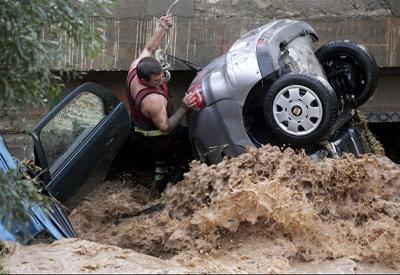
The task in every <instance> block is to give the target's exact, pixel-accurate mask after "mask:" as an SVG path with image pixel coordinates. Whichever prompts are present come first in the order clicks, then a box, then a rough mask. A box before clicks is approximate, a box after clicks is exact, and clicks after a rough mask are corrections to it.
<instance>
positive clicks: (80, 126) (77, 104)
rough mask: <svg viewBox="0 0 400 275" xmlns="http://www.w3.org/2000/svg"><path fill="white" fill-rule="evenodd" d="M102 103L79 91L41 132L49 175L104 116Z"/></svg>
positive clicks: (99, 99) (95, 97)
mask: <svg viewBox="0 0 400 275" xmlns="http://www.w3.org/2000/svg"><path fill="white" fill-rule="evenodd" d="M105 115H106V112H105V106H104V102H103V100H102V99H101V98H100V97H99V96H97V95H95V94H93V93H90V92H82V93H81V94H80V95H78V96H77V97H75V98H74V99H73V100H72V101H71V102H70V103H68V105H66V106H65V107H64V108H63V109H62V110H61V111H60V112H59V113H58V114H57V115H55V116H54V117H53V118H52V119H51V120H50V122H49V123H48V124H47V125H46V126H44V127H43V129H42V130H41V132H40V140H41V143H42V146H43V151H44V154H45V157H46V160H47V164H48V167H49V171H50V174H52V173H53V172H54V170H55V169H57V167H58V166H59V165H60V164H61V163H62V162H64V161H65V159H66V158H67V157H68V156H69V155H70V154H71V153H72V152H74V151H75V149H76V148H77V147H78V146H79V145H80V144H81V143H82V141H83V140H84V139H85V138H86V137H87V136H88V135H89V134H90V132H91V131H92V129H93V128H94V127H95V126H96V125H97V124H98V123H99V122H100V121H101V120H102V118H103V117H105Z"/></svg>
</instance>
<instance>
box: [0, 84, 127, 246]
mask: <svg viewBox="0 0 400 275" xmlns="http://www.w3.org/2000/svg"><path fill="white" fill-rule="evenodd" d="M129 136H130V118H129V114H128V112H127V109H126V108H125V106H124V103H122V102H121V101H119V100H118V99H117V98H116V97H115V96H114V95H113V94H112V93H111V92H110V91H109V90H107V89H106V88H104V87H102V86H100V85H97V84H95V83H85V84H83V85H81V86H79V87H78V88H77V89H75V90H74V91H73V92H72V93H70V94H69V95H68V96H67V97H66V98H64V99H63V100H62V101H61V102H60V103H59V104H58V105H57V106H56V107H55V108H54V109H53V110H52V111H51V112H50V113H49V114H47V115H46V116H45V118H44V119H43V120H42V121H41V122H40V123H39V124H38V125H37V126H36V127H35V128H34V129H33V131H32V138H33V143H34V155H35V164H36V165H37V166H38V167H40V168H41V172H40V176H39V178H40V181H41V184H42V187H43V188H42V189H43V190H44V194H45V195H46V196H49V197H50V198H54V199H55V200H51V201H53V202H52V203H50V204H46V206H40V205H37V204H35V203H32V202H29V201H22V202H21V204H20V205H18V206H15V207H23V208H24V209H23V211H25V213H26V214H27V215H26V216H27V217H28V220H26V221H18V222H17V221H15V220H13V219H11V218H9V217H10V216H11V214H12V213H2V215H1V216H0V217H1V219H0V239H1V240H11V241H16V242H19V243H23V244H27V243H29V242H31V241H32V240H33V239H34V238H35V237H37V236H39V235H45V236H47V237H51V238H53V239H56V240H58V239H62V238H74V237H77V235H76V232H75V231H74V229H73V227H72V225H71V223H70V221H69V220H68V217H67V215H66V214H65V213H64V211H63V209H62V208H61V207H60V205H59V204H58V203H57V201H58V202H61V203H62V204H63V205H65V206H66V207H67V208H68V209H72V208H73V207H75V206H76V205H77V203H79V201H80V200H81V199H82V197H83V196H84V195H85V194H86V193H87V192H88V191H89V190H91V189H92V188H93V187H94V186H95V184H96V183H99V182H102V181H103V180H104V178H105V177H106V175H107V171H108V169H109V168H110V166H111V164H112V162H113V160H114V158H115V157H116V155H117V153H118V151H119V149H120V148H121V147H122V145H123V144H124V142H125V141H126V140H127V138H128V137H129ZM20 168H21V167H19V166H18V161H17V160H15V159H14V158H13V157H12V156H11V154H10V153H9V151H8V149H7V146H6V144H5V142H4V139H3V137H2V135H1V133H0V173H3V174H4V175H6V174H7V173H8V172H9V171H11V170H14V169H20ZM26 169H28V168H26ZM10 184H14V183H12V182H11V183H10ZM32 184H33V183H32ZM2 204H3V205H2ZM0 209H5V207H4V202H0Z"/></svg>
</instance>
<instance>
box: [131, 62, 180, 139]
mask: <svg viewBox="0 0 400 275" xmlns="http://www.w3.org/2000/svg"><path fill="white" fill-rule="evenodd" d="M136 74H137V72H136V68H134V69H133V70H132V71H131V72H130V73H129V74H128V77H127V79H126V85H127V89H126V97H127V99H128V104H129V109H130V112H131V118H132V119H133V121H134V124H135V130H138V129H142V130H144V131H152V130H158V128H157V127H156V126H155V125H154V123H153V121H152V120H151V119H150V118H148V117H146V116H145V115H144V114H143V113H142V111H141V110H140V104H141V103H142V100H143V99H144V98H145V97H146V96H148V95H149V94H159V95H162V96H164V97H165V98H166V99H167V116H168V118H169V117H170V116H172V115H173V113H174V108H173V102H172V96H171V95H170V93H169V90H168V87H167V84H166V82H165V81H163V82H162V84H161V85H160V86H159V87H148V88H143V89H141V90H140V91H138V92H137V94H136V97H135V98H133V97H132V94H131V89H130V87H131V83H132V80H133V78H134V77H135V76H136Z"/></svg>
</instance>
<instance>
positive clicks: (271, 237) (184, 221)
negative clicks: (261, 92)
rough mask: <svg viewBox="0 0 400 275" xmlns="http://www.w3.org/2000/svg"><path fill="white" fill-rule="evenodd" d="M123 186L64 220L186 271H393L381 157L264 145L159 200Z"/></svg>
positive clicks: (394, 211)
mask: <svg viewBox="0 0 400 275" xmlns="http://www.w3.org/2000/svg"><path fill="white" fill-rule="evenodd" d="M132 178H134V177H133V176H132V175H131V176H128V177H127V176H125V177H124V178H123V180H121V179H117V180H114V181H112V182H105V183H104V184H102V185H101V186H100V187H99V188H98V189H96V190H94V192H93V193H92V194H91V195H90V196H89V197H88V198H87V200H85V201H84V202H82V203H81V205H80V206H78V207H77V208H76V209H75V210H74V211H73V212H72V213H71V215H70V218H71V220H72V222H73V224H74V226H75V228H76V229H77V231H78V233H79V235H80V237H81V238H83V239H86V240H90V241H94V242H96V243H97V244H96V245H97V246H99V247H102V245H116V246H118V247H121V249H123V248H124V249H133V250H135V251H137V252H141V253H145V254H148V255H152V256H156V257H158V258H159V259H156V260H159V261H160V260H161V259H162V260H164V261H165V265H167V266H169V264H170V263H174V264H178V265H179V266H180V267H181V268H182V270H189V272H212V273H213V272H228V273H238V272H240V273H247V272H249V273H260V272H261V273H266V272H268V273H315V272H326V273H341V272H344V273H374V272H380V273H391V272H394V273H396V272H398V271H399V270H400V226H399V225H400V220H399V217H400V215H399V214H400V196H399V195H400V194H399V193H400V166H399V165H396V164H395V163H393V162H391V161H390V160H389V159H387V158H386V157H377V156H372V155H365V156H363V157H361V158H355V157H353V156H351V155H346V156H344V157H343V158H340V159H327V160H325V161H321V162H315V161H312V160H310V159H309V158H308V157H307V156H306V155H305V154H304V153H302V152H300V153H296V152H294V151H293V150H291V149H287V150H285V151H284V152H282V151H281V150H280V149H279V148H277V147H271V146H264V147H263V148H261V149H259V150H255V149H249V151H248V152H247V153H246V154H243V155H241V156H239V157H238V158H235V159H229V160H224V161H223V162H221V163H219V164H217V165H212V166H207V165H205V164H201V163H199V162H196V161H195V162H192V163H191V169H190V171H189V172H188V173H186V174H185V175H184V179H183V180H182V181H181V182H178V183H176V184H175V185H170V186H169V187H168V189H167V190H166V191H165V193H164V194H163V195H162V196H161V198H159V199H156V198H155V196H154V195H153V193H151V192H150V189H148V188H146V187H143V186H142V185H140V184H137V182H136V183H135V184H130V182H129V180H130V179H132ZM121 181H122V184H121ZM149 194H150V195H149ZM147 198H148V203H147V204H145V202H146V201H147ZM158 203H161V204H163V205H164V208H162V209H161V210H155V211H154V212H152V213H150V214H149V213H147V214H145V215H144V214H142V215H138V214H140V213H141V212H140V211H141V210H143V209H145V208H147V207H148V206H150V205H155V204H158ZM137 215H138V216H137ZM77 242H82V241H77ZM57 243H59V242H57ZM91 244H93V243H91ZM59 247H60V246H59ZM63 247H66V248H65V249H68V247H67V246H64V245H63ZM113 247H114V246H113ZM41 249H44V248H41ZM46 249H50V248H46ZM74 257H75V256H74ZM77 257H78V258H79V256H77ZM11 258H13V256H11ZM14 260H15V258H14ZM9 261H10V260H9ZM6 267H9V268H10V267H13V265H12V264H9V265H7V264H6ZM175 267H176V266H175V265H174V266H171V270H174V268H175ZM168 270H169V269H168ZM81 271H82V270H81ZM172 272H173V271H172ZM182 272H185V271H182Z"/></svg>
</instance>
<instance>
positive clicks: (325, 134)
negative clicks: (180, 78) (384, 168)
mask: <svg viewBox="0 0 400 275" xmlns="http://www.w3.org/2000/svg"><path fill="white" fill-rule="evenodd" d="M317 40H318V36H317V33H316V32H315V30H314V29H313V28H312V27H311V26H310V25H309V24H307V23H306V22H302V21H295V20H277V21H273V22H271V23H269V24H267V25H264V26H262V27H259V28H257V29H255V30H253V31H251V32H249V33H247V34H246V35H244V36H243V37H241V38H240V39H239V40H238V41H236V42H235V43H234V44H233V46H232V47H231V48H230V49H229V51H228V52H227V53H226V54H225V55H223V56H221V57H219V58H217V59H215V60H214V61H212V62H211V63H210V64H208V65H207V66H206V67H205V68H204V69H203V70H201V71H200V72H199V73H198V75H197V76H196V78H195V79H194V80H193V82H192V83H191V85H190V88H189V91H188V92H189V93H195V94H196V95H197V99H198V100H197V106H196V109H197V112H191V113H190V114H189V115H188V126H189V134H190V139H191V142H192V144H193V147H194V148H195V151H196V153H197V156H198V158H199V159H201V160H202V161H204V162H208V163H217V162H219V161H221V160H222V159H223V157H224V156H228V157H231V156H237V155H239V154H241V153H243V152H244V151H245V147H246V146H253V147H260V146H262V145H263V144H266V143H272V144H275V145H279V146H292V147H295V148H304V149H306V151H307V153H308V154H310V155H311V156H312V157H315V158H322V157H326V156H337V155H340V154H342V153H343V152H350V153H354V154H357V155H359V154H363V153H367V152H369V151H370V150H371V149H370V146H369V144H368V142H367V140H366V138H365V137H364V136H363V135H362V134H361V130H360V127H359V125H358V123H357V121H358V117H357V112H356V108H357V107H359V106H360V105H362V104H363V103H365V102H366V101H367V100H368V99H369V98H370V97H371V96H372V95H373V94H374V92H375V90H376V86H377V71H378V67H377V64H376V61H375V59H374V58H373V56H372V55H371V54H370V53H369V52H368V50H367V49H366V48H365V47H363V46H362V45H359V44H357V43H354V42H351V41H348V40H343V41H334V42H330V43H328V44H326V45H324V46H322V47H321V48H320V49H318V50H317V51H316V52H314V50H313V43H314V42H316V41H317Z"/></svg>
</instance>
